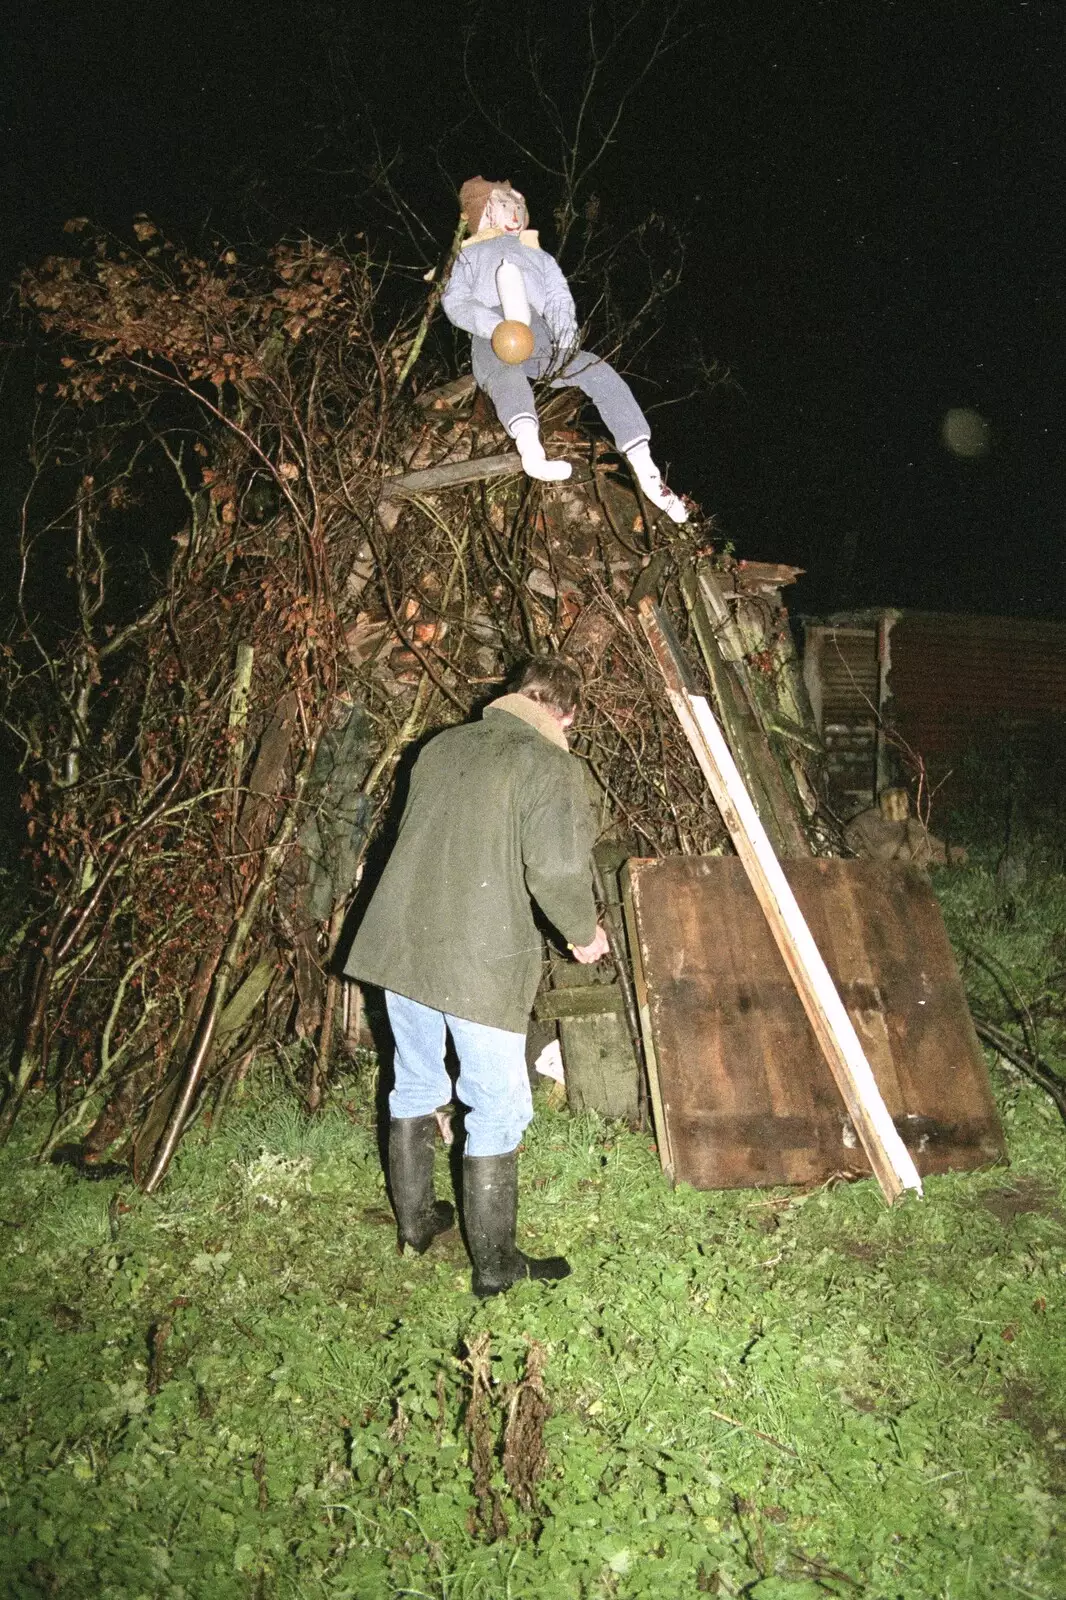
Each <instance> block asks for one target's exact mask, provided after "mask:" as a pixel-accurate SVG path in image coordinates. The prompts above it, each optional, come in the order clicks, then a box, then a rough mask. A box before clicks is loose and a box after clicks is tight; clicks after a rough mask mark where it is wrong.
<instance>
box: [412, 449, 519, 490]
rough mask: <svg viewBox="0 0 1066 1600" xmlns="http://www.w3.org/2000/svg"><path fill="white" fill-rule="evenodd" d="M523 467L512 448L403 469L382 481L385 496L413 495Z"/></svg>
mask: <svg viewBox="0 0 1066 1600" xmlns="http://www.w3.org/2000/svg"><path fill="white" fill-rule="evenodd" d="M521 471H522V463H521V461H520V460H519V459H518V454H517V452H516V451H514V450H508V451H507V453H506V454H505V455H498V456H475V457H474V458H473V460H471V461H448V462H445V464H444V465H443V466H441V467H423V468H422V469H421V470H420V471H418V472H402V473H400V475H399V476H398V477H395V478H386V479H385V482H384V483H383V484H382V485H381V498H382V499H383V500H393V499H396V498H397V497H398V498H400V499H409V498H410V497H411V496H412V495H419V494H428V493H430V492H431V491H432V490H434V489H455V488H458V487H459V486H460V485H461V484H464V483H477V482H479V481H480V480H481V479H484V478H505V477H517V476H518V475H519V474H520V473H521Z"/></svg>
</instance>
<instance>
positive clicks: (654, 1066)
mask: <svg viewBox="0 0 1066 1600" xmlns="http://www.w3.org/2000/svg"><path fill="white" fill-rule="evenodd" d="M631 867H632V863H630V866H629V867H627V868H626V870H625V871H624V872H623V874H622V906H623V909H624V911H625V917H626V932H627V934H628V937H629V949H630V952H631V953H632V957H633V989H634V993H635V995H636V1001H637V1014H638V1016H639V1017H640V1029H641V1034H642V1035H643V1039H644V1065H645V1068H646V1070H647V1075H648V1090H649V1093H650V1094H651V1107H652V1118H653V1120H654V1122H655V1138H656V1140H657V1142H658V1146H659V1162H660V1164H661V1166H662V1169H663V1171H664V1172H665V1173H666V1176H667V1177H668V1178H669V1179H670V1181H671V1183H672V1182H673V1181H674V1156H673V1150H672V1148H671V1144H670V1123H669V1121H668V1120H667V1116H666V1107H665V1105H664V1102H663V1096H662V1085H661V1083H660V1080H659V1061H658V1056H657V1054H656V1047H655V1028H654V1026H653V1023H652V1018H651V999H650V995H649V993H648V985H647V981H646V979H645V974H644V963H643V961H642V959H641V938H640V927H639V924H638V922H637V915H636V907H635V904H634V896H633V874H632V871H631Z"/></svg>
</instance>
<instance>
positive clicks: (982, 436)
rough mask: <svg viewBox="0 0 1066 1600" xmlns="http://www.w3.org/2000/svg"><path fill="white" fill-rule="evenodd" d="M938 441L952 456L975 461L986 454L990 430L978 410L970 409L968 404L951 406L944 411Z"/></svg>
mask: <svg viewBox="0 0 1066 1600" xmlns="http://www.w3.org/2000/svg"><path fill="white" fill-rule="evenodd" d="M940 442H941V444H942V445H943V446H944V448H945V450H950V451H951V453H952V455H953V456H962V458H963V459H964V460H966V461H976V460H978V459H979V457H981V456H984V455H987V454H988V449H989V446H990V445H991V443H992V430H991V428H990V427H989V426H988V423H987V422H986V421H985V419H984V417H982V415H981V413H980V412H979V411H971V409H970V408H969V406H958V407H953V408H952V410H950V411H947V412H945V413H944V420H943V422H942V423H941V424H940Z"/></svg>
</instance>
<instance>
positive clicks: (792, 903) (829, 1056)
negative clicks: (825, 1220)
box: [638, 599, 922, 1202]
mask: <svg viewBox="0 0 1066 1600" xmlns="http://www.w3.org/2000/svg"><path fill="white" fill-rule="evenodd" d="M638 610H639V614H640V621H641V625H642V627H643V628H644V632H645V634H646V636H647V639H648V643H649V644H650V645H651V648H652V651H653V653H654V655H655V659H656V661H657V662H658V664H659V668H660V670H661V672H662V675H663V680H664V682H665V684H666V690H667V694H668V695H669V697H670V703H671V705H672V706H673V708H674V711H675V713H676V715H677V719H678V721H679V722H680V724H681V726H682V728H683V729H684V731H685V735H686V737H687V738H688V741H689V743H690V745H691V746H692V749H693V752H694V754H695V756H696V759H697V761H698V762H699V764H700V767H701V769H702V771H703V775H704V777H705V778H706V779H707V784H708V787H709V788H710V790H711V793H712V794H713V795H714V798H715V802H716V804H717V806H718V809H719V811H720V812H721V813H722V820H723V821H724V823H725V825H726V827H727V828H728V830H729V834H730V837H731V838H732V840H733V844H734V846H735V848H736V852H737V855H738V856H739V857H740V859H741V861H742V862H743V864H744V869H745V871H746V872H747V874H748V878H749V881H750V883H751V886H752V888H753V889H754V890H755V893H756V895H757V896H758V900H759V904H760V905H761V906H762V909H763V913H764V914H765V916H766V920H767V922H768V924H769V926H770V931H771V933H772V934H773V936H774V940H775V942H776V944H777V947H778V949H779V950H780V952H781V956H782V959H783V960H784V963H785V966H786V967H787V969H788V972H789V976H790V977H791V978H792V981H793V983H794V984H795V986H796V991H797V993H798V994H799V997H800V1000H801V1001H802V1002H803V1009H804V1010H805V1011H806V1013H807V1018H808V1021H809V1022H810V1024H811V1027H812V1028H813V1029H814V1033H815V1037H816V1038H817V1040H818V1043H819V1045H820V1046H821V1049H822V1052H823V1054H824V1056H825V1058H826V1061H827V1062H828V1064H829V1069H830V1071H831V1072H832V1074H833V1077H834V1078H835V1080H836V1084H837V1087H838V1089H839V1090H840V1093H841V1097H842V1098H843V1101H844V1104H845V1106H846V1108H847V1112H848V1115H849V1116H850V1118H851V1121H852V1124H853V1125H854V1128H855V1131H856V1133H857V1134H858V1136H859V1138H860V1139H861V1141H862V1146H863V1149H864V1150H865V1151H866V1154H867V1156H868V1158H869V1161H870V1165H871V1167H872V1168H873V1170H874V1174H875V1175H876V1177H877V1180H878V1182H879V1183H880V1185H881V1189H882V1191H883V1193H884V1195H885V1197H886V1199H887V1200H888V1201H889V1202H891V1201H893V1200H895V1199H897V1198H898V1197H899V1195H900V1194H902V1193H903V1191H904V1190H906V1189H913V1190H914V1191H915V1193H917V1194H921V1192H922V1181H921V1179H920V1178H919V1176H918V1170H917V1168H916V1167H915V1165H914V1162H913V1161H912V1159H911V1156H910V1152H909V1151H908V1150H907V1147H906V1146H905V1144H904V1143H903V1140H902V1139H901V1138H900V1136H899V1133H898V1132H897V1130H896V1127H895V1124H894V1123H893V1121H892V1118H891V1117H890V1116H889V1114H888V1109H887V1107H886V1106H885V1103H884V1100H883V1099H882V1098H881V1091H880V1089H879V1088H878V1087H877V1082H876V1080H875V1078H874V1075H873V1071H872V1069H871V1067H870V1063H869V1062H868V1061H867V1059H866V1056H865V1054H864V1052H863V1048H862V1045H861V1044H860V1042H859V1036H858V1034H857V1033H856V1032H855V1027H854V1024H853V1023H852V1020H851V1018H850V1017H849V1016H848V1013H847V1011H846V1010H845V1009H844V1004H843V1001H842V1000H841V998H840V996H839V995H838V993H837V991H836V988H835V986H834V984H833V980H832V978H831V977H830V976H829V971H828V969H827V967H826V965H825V962H824V961H823V959H822V956H821V952H820V951H819V949H818V947H817V945H816V944H815V942H814V939H813V937H812V936H811V931H810V929H809V928H808V926H807V923H806V921H805V920H804V917H803V913H802V912H801V911H800V908H799V905H798V904H797V902H796V897H795V895H794V894H793V892H792V889H791V887H790V886H789V883H788V881H787V879H786V878H785V875H784V873H783V872H782V870H781V864H780V862H779V861H778V859H777V857H776V856H775V855H774V852H773V850H772V849H771V846H770V841H769V839H768V838H767V836H766V830H765V829H764V827H763V825H762V823H761V822H760V821H759V817H758V813H757V812H756V810H755V807H754V806H753V804H752V802H751V798H750V796H749V795H748V792H747V790H746V789H745V788H744V784H743V782H742V781H741V777H740V773H739V772H738V771H737V766H736V762H735V761H734V760H733V757H732V755H731V754H730V750H729V746H728V745H727V744H726V741H725V738H724V736H723V734H722V730H721V728H720V727H719V726H718V724H717V722H716V721H715V719H714V716H713V714H712V712H711V709H710V706H709V705H708V704H707V701H706V700H705V699H704V697H703V696H702V695H697V694H693V693H691V691H690V690H689V688H688V687H687V685H686V683H685V667H684V660H683V658H682V657H681V656H680V654H679V652H678V651H677V650H676V647H675V646H672V645H671V642H670V639H669V637H668V634H667V632H666V631H665V630H664V628H663V620H664V619H663V618H662V617H661V616H660V614H659V610H658V607H657V606H656V605H655V603H654V601H652V600H650V599H645V600H642V601H641V602H640V605H639V607H638Z"/></svg>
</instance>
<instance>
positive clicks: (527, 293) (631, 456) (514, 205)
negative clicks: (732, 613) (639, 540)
mask: <svg viewBox="0 0 1066 1600" xmlns="http://www.w3.org/2000/svg"><path fill="white" fill-rule="evenodd" d="M459 204H460V207H461V209H462V211H463V214H464V216H465V218H466V223H467V227H468V228H469V230H470V237H469V238H467V239H466V240H464V242H463V244H462V246H461V248H460V251H459V255H458V257H457V259H456V262H455V265H454V267H453V269H452V273H451V277H450V279H449V282H448V286H447V288H446V289H445V291H444V294H443V295H442V297H441V305H442V306H443V308H444V312H445V315H446V316H447V317H448V320H449V321H450V322H452V323H454V324H455V326H456V327H457V328H462V329H463V330H464V331H465V332H466V333H469V334H470V335H471V339H472V346H471V363H472V366H473V371H474V378H475V379H476V381H477V384H478V387H479V388H480V389H483V390H484V391H485V393H486V394H487V395H488V397H489V399H490V400H491V401H492V403H493V405H494V406H495V408H496V413H497V415H498V417H499V419H500V421H501V423H502V424H503V426H504V428H505V429H506V430H507V432H508V434H509V435H510V436H511V438H512V439H513V440H514V442H515V445H516V446H517V448H518V454H519V456H520V457H521V460H522V466H523V469H524V470H525V472H526V473H527V474H528V475H529V476H530V477H531V478H538V479H540V480H541V481H542V482H546V483H551V482H560V481H561V480H562V479H564V478H568V477H569V476H570V472H571V467H570V463H569V462H568V461H550V460H549V459H548V457H547V456H546V455H545V453H544V446H543V444H542V442H541V437H540V426H539V424H538V421H537V411H536V406H535V404H534V400H533V389H532V386H531V383H530V380H531V379H534V378H547V379H548V380H549V383H550V385H551V387H552V388H553V389H569V388H576V389H580V390H581V391H582V392H583V393H584V394H585V395H587V396H588V398H589V399H590V400H591V401H592V403H593V405H595V407H596V409H597V410H598V411H599V413H600V416H601V417H602V419H603V422H604V425H605V427H606V428H607V430H608V431H609V433H610V434H611V437H612V438H613V440H614V443H615V445H616V447H617V449H618V450H619V452H620V453H621V454H622V455H624V456H625V458H626V460H627V461H628V462H629V464H630V466H631V467H632V469H633V473H634V476H635V477H636V479H637V482H638V483H639V484H640V487H641V490H642V491H643V493H644V494H645V496H646V497H647V499H648V500H649V501H650V502H651V503H652V505H654V506H657V507H658V508H659V509H660V510H661V511H665V512H666V514H667V516H668V517H671V518H672V519H673V521H674V522H686V521H687V520H688V511H687V509H686V507H685V504H684V502H683V501H682V500H681V498H680V497H679V496H678V495H676V494H672V493H671V491H670V490H669V489H668V488H667V487H666V485H665V484H664V482H663V480H662V475H661V473H660V472H659V469H658V467H657V466H656V465H655V462H654V461H653V460H652V456H651V449H650V439H651V428H650V427H649V425H648V420H647V418H646V417H645V415H644V413H643V411H641V409H640V407H639V406H638V404H637V402H636V400H635V399H634V397H633V391H632V390H631V389H630V387H629V385H628V383H626V381H625V379H624V378H622V377H620V376H619V374H618V373H617V372H616V371H615V370H614V368H613V367H612V366H611V365H610V363H609V362H607V361H604V360H603V359H602V357H600V356H597V355H594V354H592V352H591V351H588V350H582V349H580V348H579V347H578V323H577V312H576V310H575V307H574V299H573V296H572V294H571V293H570V286H569V284H568V283H567V281H566V278H565V276H564V275H563V271H562V268H561V267H560V266H559V263H558V262H557V261H556V260H555V258H554V256H551V255H549V254H548V252H547V251H546V250H542V249H541V248H540V243H539V240H538V238H537V234H536V232H535V231H534V230H533V229H531V228H529V227H528V226H527V223H528V220H529V219H528V215H527V213H526V203H525V200H524V198H523V197H522V195H521V194H519V192H518V190H517V189H514V188H512V187H511V184H510V182H509V181H508V180H506V179H505V180H503V181H502V182H498V183H496V182H490V181H489V180H488V179H487V178H480V177H478V178H470V179H468V181H467V182H466V183H464V184H463V186H462V188H461V189H460V191H459Z"/></svg>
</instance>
